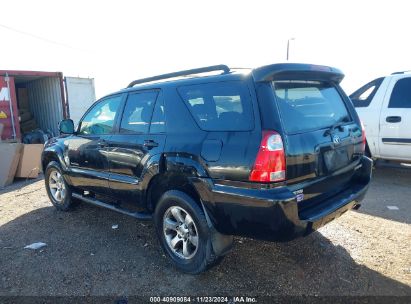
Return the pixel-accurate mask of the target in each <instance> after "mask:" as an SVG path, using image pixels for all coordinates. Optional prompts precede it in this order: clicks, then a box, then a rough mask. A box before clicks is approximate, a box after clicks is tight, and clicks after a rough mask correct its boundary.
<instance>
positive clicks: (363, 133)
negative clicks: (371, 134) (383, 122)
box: [361, 121, 366, 152]
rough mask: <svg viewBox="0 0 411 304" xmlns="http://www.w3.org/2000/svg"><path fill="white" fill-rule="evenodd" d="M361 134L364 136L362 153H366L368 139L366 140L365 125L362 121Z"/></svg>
mask: <svg viewBox="0 0 411 304" xmlns="http://www.w3.org/2000/svg"><path fill="white" fill-rule="evenodd" d="M361 134H362V144H361V151H362V152H365V144H366V138H365V128H364V124H363V123H362V121H361Z"/></svg>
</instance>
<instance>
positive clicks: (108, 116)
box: [79, 95, 122, 135]
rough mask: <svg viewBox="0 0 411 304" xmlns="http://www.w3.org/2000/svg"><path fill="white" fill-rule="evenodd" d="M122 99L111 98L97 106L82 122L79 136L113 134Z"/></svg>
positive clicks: (118, 97) (117, 97) (119, 96)
mask: <svg viewBox="0 0 411 304" xmlns="http://www.w3.org/2000/svg"><path fill="white" fill-rule="evenodd" d="M121 98H122V97H121V95H118V96H114V97H109V98H106V99H104V100H102V101H100V102H98V103H97V104H95V105H94V107H93V108H92V109H91V110H90V111H89V112H88V113H87V115H86V116H85V117H84V118H83V120H82V121H81V123H80V129H79V134H80V135H101V134H109V133H111V131H112V130H113V126H114V120H115V117H116V113H117V111H118V109H119V106H120V103H121Z"/></svg>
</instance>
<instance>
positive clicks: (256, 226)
mask: <svg viewBox="0 0 411 304" xmlns="http://www.w3.org/2000/svg"><path fill="white" fill-rule="evenodd" d="M361 164H362V166H361V168H359V169H358V170H357V171H356V173H355V174H354V176H353V177H352V179H351V183H350V186H349V187H348V188H346V189H345V190H344V191H341V192H339V193H338V194H336V195H334V196H332V197H331V198H328V199H327V200H324V201H322V202H319V203H318V204H316V205H315V206H314V207H312V208H309V209H304V210H303V211H299V207H298V203H297V199H296V196H295V194H294V193H293V192H291V191H290V190H289V189H288V188H287V187H286V186H285V187H278V188H274V189H265V190H261V189H247V188H239V187H232V186H225V185H218V184H212V182H211V181H209V180H208V179H198V180H196V181H194V184H195V185H196V188H197V190H198V192H199V193H200V196H201V199H202V201H203V204H204V206H205V208H206V210H207V213H208V216H209V217H210V220H211V222H212V223H213V225H214V226H215V228H216V229H217V231H219V232H220V233H223V234H232V235H241V236H248V237H252V238H257V239H264V240H277V241H286V240H291V239H294V238H297V237H300V236H304V235H307V234H309V233H311V232H313V231H315V230H317V229H318V228H320V227H322V226H324V225H325V224H327V223H328V222H330V221H332V220H333V219H335V218H337V217H339V216H340V215H341V214H343V213H344V212H346V211H347V210H350V209H352V208H354V207H355V206H357V205H358V204H359V202H360V201H361V200H362V199H363V198H364V195H365V193H366V191H367V189H368V185H369V183H370V180H371V171H372V170H371V169H372V160H371V159H369V158H367V157H363V158H362V160H361Z"/></svg>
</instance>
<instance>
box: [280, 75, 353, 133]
mask: <svg viewBox="0 0 411 304" xmlns="http://www.w3.org/2000/svg"><path fill="white" fill-rule="evenodd" d="M273 86H274V92H275V95H276V97H277V102H278V105H279V109H280V114H281V117H282V120H283V124H284V129H285V131H286V132H287V133H300V132H304V131H309V130H315V129H322V128H327V127H330V126H332V125H334V124H336V123H340V122H341V123H343V122H349V121H351V118H350V115H349V114H348V111H347V108H346V106H345V103H344V101H343V100H342V98H341V96H340V94H339V93H338V91H337V89H336V88H335V87H334V86H333V85H332V84H330V83H326V82H319V81H300V80H298V81H295V80H289V81H274V82H273Z"/></svg>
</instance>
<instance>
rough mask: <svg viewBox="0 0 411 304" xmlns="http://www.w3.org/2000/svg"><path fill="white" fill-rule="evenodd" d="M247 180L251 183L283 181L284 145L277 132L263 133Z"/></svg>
mask: <svg viewBox="0 0 411 304" xmlns="http://www.w3.org/2000/svg"><path fill="white" fill-rule="evenodd" d="M249 179H250V181H253V182H280V181H283V180H285V153H284V145H283V140H282V139H281V135H280V134H278V133H277V132H274V131H263V139H262V140H261V144H260V149H259V151H258V154H257V158H256V160H255V163H254V167H253V170H252V171H251V174H250V178H249Z"/></svg>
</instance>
